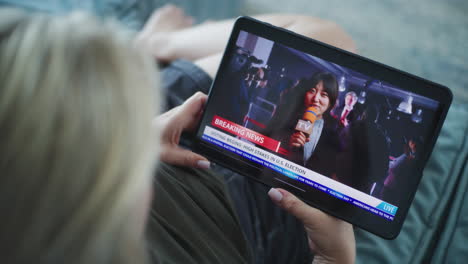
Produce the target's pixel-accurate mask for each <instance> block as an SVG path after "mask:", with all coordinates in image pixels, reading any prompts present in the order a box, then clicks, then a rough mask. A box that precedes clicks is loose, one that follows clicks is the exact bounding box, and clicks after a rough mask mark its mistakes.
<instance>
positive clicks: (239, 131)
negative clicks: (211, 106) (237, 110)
mask: <svg viewBox="0 0 468 264" xmlns="http://www.w3.org/2000/svg"><path fill="white" fill-rule="evenodd" d="M211 125H213V126H214V127H217V128H220V129H222V130H224V131H226V132H229V133H231V134H234V135H236V136H238V137H241V138H245V139H247V140H248V141H250V142H252V143H255V144H256V145H260V146H262V147H264V148H266V149H269V150H272V151H274V152H278V150H279V149H280V145H281V142H280V141H277V140H274V139H272V138H269V137H266V136H264V135H262V134H260V133H257V132H255V131H253V130H250V129H248V128H245V127H243V126H241V125H238V124H236V123H233V122H231V121H229V120H226V119H224V118H222V117H219V116H217V115H215V116H214V117H213V120H212V121H211Z"/></svg>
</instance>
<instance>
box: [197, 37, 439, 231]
mask: <svg viewBox="0 0 468 264" xmlns="http://www.w3.org/2000/svg"><path fill="white" fill-rule="evenodd" d="M231 42H232V43H231V45H229V46H228V49H227V50H226V54H225V58H224V60H223V63H222V65H221V67H220V69H219V71H218V74H217V78H216V80H215V83H214V86H213V87H212V91H211V94H210V99H209V102H208V106H207V109H206V111H205V115H204V118H203V121H202V123H201V126H200V128H199V132H198V137H199V138H200V140H201V141H203V142H204V144H206V145H208V146H210V147H212V148H215V149H218V150H219V151H220V153H222V155H226V157H232V158H233V159H236V160H238V161H242V162H241V163H239V164H240V166H243V165H242V164H245V166H246V167H251V168H252V170H253V171H257V172H256V177H258V178H259V179H260V180H262V181H263V182H267V183H269V184H271V185H277V184H280V185H281V186H288V188H289V189H291V190H295V191H296V193H299V194H300V193H304V196H305V197H307V194H306V193H312V195H313V196H314V197H319V198H317V199H320V197H324V196H327V197H329V198H324V199H328V200H340V201H341V202H344V203H346V204H348V205H350V206H351V207H353V208H356V209H357V210H353V212H354V213H353V214H359V213H355V212H357V211H365V212H367V213H370V214H373V215H375V216H377V217H378V218H380V219H383V220H384V221H390V222H391V221H393V220H394V219H395V216H396V215H397V214H398V212H399V209H400V207H401V206H402V205H404V204H405V203H409V202H410V200H411V198H412V194H413V193H414V191H415V188H416V187H415V186H417V183H418V181H419V176H415V175H414V173H415V171H416V168H417V166H418V160H420V158H421V153H424V151H426V150H425V149H424V148H425V145H428V144H427V142H428V141H431V140H432V136H433V133H434V129H435V124H436V123H437V120H438V118H439V103H438V101H436V100H434V99H431V98H429V97H426V96H424V95H421V94H418V93H415V92H414V91H412V90H410V89H405V88H402V87H399V86H397V85H395V84H392V83H390V82H388V81H385V80H382V79H380V78H377V77H376V76H372V75H370V74H369V72H367V73H363V72H360V71H359V70H357V69H354V68H353V67H349V66H352V63H351V64H350V63H348V64H347V66H344V65H342V64H340V63H336V62H331V61H329V60H327V59H325V58H323V57H321V56H320V54H310V53H308V52H304V51H301V50H298V49H295V48H293V47H290V46H288V45H285V44H284V43H280V42H278V41H275V40H273V39H269V38H266V37H262V36H259V35H257V34H255V33H252V32H248V31H247V30H239V31H238V32H236V35H235V36H233V38H232V39H231ZM220 155H221V154H220ZM330 198H331V199H330ZM312 200H314V198H312ZM329 205H330V206H333V205H331V204H330V203H329Z"/></svg>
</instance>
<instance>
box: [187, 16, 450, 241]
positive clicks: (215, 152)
mask: <svg viewBox="0 0 468 264" xmlns="http://www.w3.org/2000/svg"><path fill="white" fill-rule="evenodd" d="M241 30H243V31H246V32H248V33H252V34H255V35H257V36H259V37H262V38H266V39H269V40H272V41H274V42H276V43H280V44H282V45H285V46H288V47H291V48H294V49H297V50H299V51H302V52H305V53H308V54H310V55H313V56H316V57H319V58H321V59H324V60H326V61H329V62H332V63H336V64H338V65H341V66H344V67H347V68H350V69H352V70H354V71H358V72H360V73H362V74H365V75H368V76H371V77H373V78H376V79H379V80H381V81H384V82H387V83H390V84H392V85H395V86H397V87H401V88H402V89H404V90H406V91H409V92H413V93H416V94H419V95H422V96H425V97H428V98H431V99H433V100H436V101H437V102H439V108H438V111H437V112H436V114H435V116H436V118H437V117H438V119H437V120H435V121H434V124H433V125H434V128H433V130H432V133H431V134H430V135H429V136H428V141H427V142H426V143H425V146H424V152H423V153H422V155H421V158H420V159H419V161H418V164H417V166H416V167H417V168H416V170H415V172H414V173H415V177H414V179H413V183H412V185H413V187H412V188H411V189H412V191H411V192H410V193H408V195H407V199H406V201H405V202H402V205H400V206H399V209H398V211H397V214H396V215H395V218H394V220H393V221H389V220H387V219H384V218H382V217H379V216H376V215H374V214H372V213H370V212H368V211H365V210H363V209H360V208H357V207H356V206H354V205H351V204H349V203H346V202H344V201H342V200H339V199H337V198H335V197H332V196H330V195H328V194H325V193H323V192H321V191H318V190H313V189H312V188H310V187H308V186H307V185H305V184H303V183H300V182H297V181H294V180H292V179H289V178H287V177H285V176H284V175H281V174H279V173H276V172H274V171H272V170H270V169H266V168H262V167H260V166H258V165H255V164H254V163H253V162H252V161H249V160H247V159H245V158H242V157H240V156H238V155H235V154H233V153H232V152H230V151H227V150H225V149H223V148H220V147H217V146H215V145H211V144H208V143H206V142H204V141H203V140H201V135H202V134H203V128H204V127H205V126H206V125H208V124H210V120H208V119H207V117H209V116H212V115H213V114H215V113H216V111H213V110H212V109H210V108H209V107H210V103H211V101H212V100H213V98H214V96H213V94H215V93H218V92H219V93H220V92H222V91H220V89H221V87H218V88H214V87H216V84H217V83H218V82H219V79H220V78H219V74H217V75H216V77H215V79H214V82H213V84H212V87H211V89H210V93H209V98H208V101H207V104H206V109H205V112H204V115H203V117H202V122H201V123H200V125H199V127H198V129H197V136H196V139H195V144H194V151H196V152H198V153H200V154H202V155H204V156H206V157H207V158H208V159H210V160H212V161H213V162H216V163H218V164H220V165H222V166H225V167H227V168H230V169H232V170H234V171H236V172H238V173H239V174H242V175H244V176H247V177H249V178H251V179H254V180H256V181H259V182H262V183H264V184H267V185H269V186H273V187H281V188H285V189H287V190H288V191H291V192H292V193H294V194H296V195H297V196H298V197H300V198H301V199H302V200H304V201H306V202H307V203H309V204H310V205H312V206H314V207H317V208H319V209H321V210H323V211H325V212H327V213H329V214H331V215H333V216H335V217H338V218H341V219H343V220H345V221H347V222H350V223H352V224H353V225H355V226H357V227H360V228H362V229H364V230H367V231H369V232H371V233H374V234H376V235H378V236H381V237H383V238H385V239H394V238H395V237H396V236H397V235H398V234H399V232H400V230H401V227H402V224H403V221H404V219H405V217H406V215H407V212H408V210H409V207H410V205H411V202H412V200H413V198H414V195H415V193H416V190H417V186H418V185H419V182H420V180H421V177H422V171H423V169H424V166H425V164H426V163H427V160H428V159H429V157H430V154H431V152H432V150H433V148H434V145H435V142H436V139H437V136H438V134H439V132H440V129H441V127H442V124H443V121H444V120H445V117H446V115H447V112H448V109H449V106H450V104H451V102H452V97H453V96H452V93H451V91H450V90H449V89H448V88H447V87H445V86H442V85H439V84H436V83H433V82H431V81H428V80H425V79H422V78H420V77H417V76H414V75H412V74H409V73H406V72H403V71H401V70H397V69H395V68H392V67H389V66H387V65H384V64H382V63H379V62H376V61H372V60H370V59H367V58H364V57H362V56H359V55H356V54H353V53H350V52H348V51H345V50H342V49H339V48H336V47H333V46H330V45H328V44H325V43H322V42H319V41H317V40H313V39H310V38H307V37H305V36H302V35H299V34H296V33H294V32H291V31H288V30H286V29H282V28H278V27H275V26H272V25H270V24H268V23H264V22H261V21H258V20H255V19H253V18H250V17H239V18H238V19H237V20H236V22H235V24H234V27H233V30H232V33H231V36H230V39H229V42H228V44H227V47H226V50H225V53H224V55H223V59H222V61H221V64H220V67H219V69H218V73H219V72H222V71H223V70H224V69H225V67H226V66H227V64H228V57H229V55H230V54H228V52H229V51H231V50H232V49H233V47H234V45H235V43H236V40H237V37H238V35H239V32H240V31H241ZM215 89H217V91H214V90H215ZM227 157H231V158H230V159H229V158H227ZM275 179H281V180H275ZM292 181H294V185H296V186H301V185H304V187H307V190H308V192H307V195H304V193H303V192H302V191H300V190H298V189H296V188H293V187H291V185H290V183H291V182H292ZM311 189H312V190H311Z"/></svg>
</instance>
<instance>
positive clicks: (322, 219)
mask: <svg viewBox="0 0 468 264" xmlns="http://www.w3.org/2000/svg"><path fill="white" fill-rule="evenodd" d="M268 195H269V196H270V198H271V199H272V200H273V202H275V203H276V204H277V205H278V206H279V207H281V208H283V209H284V210H286V211H288V212H289V213H291V214H292V215H294V216H296V217H297V218H298V219H299V220H300V221H301V222H302V223H303V224H304V227H305V229H306V232H307V236H308V238H309V246H310V249H311V251H312V252H313V253H314V254H315V257H314V262H313V263H354V261H355V258H356V241H355V238H354V232H353V226H352V225H351V224H349V223H346V222H344V221H342V220H340V219H337V218H335V217H333V216H330V215H328V214H326V213H324V212H322V211H320V210H318V209H315V208H313V207H310V206H309V205H307V204H305V203H304V202H302V201H301V200H299V199H298V198H297V197H296V196H294V195H292V194H291V193H289V192H287V191H285V190H283V189H273V188H272V189H271V190H270V191H269V192H268Z"/></svg>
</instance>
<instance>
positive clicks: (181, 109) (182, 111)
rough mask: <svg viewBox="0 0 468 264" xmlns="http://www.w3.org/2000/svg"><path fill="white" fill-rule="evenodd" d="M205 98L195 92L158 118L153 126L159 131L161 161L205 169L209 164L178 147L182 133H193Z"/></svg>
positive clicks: (199, 156)
mask: <svg viewBox="0 0 468 264" xmlns="http://www.w3.org/2000/svg"><path fill="white" fill-rule="evenodd" d="M206 99H207V96H206V95H205V94H203V93H201V92H197V93H196V94H194V95H192V96H191V97H190V98H189V99H187V100H186V101H185V102H184V103H183V104H182V105H180V106H178V107H175V108H173V109H171V110H169V111H168V112H166V113H164V114H162V115H160V116H158V117H157V118H156V119H155V120H154V126H156V127H157V128H158V129H160V131H161V147H162V149H161V157H160V158H161V160H162V161H164V162H167V163H170V164H173V165H179V166H186V167H196V168H203V169H207V168H209V167H210V162H209V161H208V160H207V159H206V158H205V157H203V156H201V155H198V154H196V153H193V152H192V151H190V150H187V149H183V148H181V147H179V141H180V135H181V134H182V132H183V131H193V130H194V129H195V128H196V126H197V124H198V122H199V121H200V118H201V115H202V113H203V106H204V105H205V103H206Z"/></svg>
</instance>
